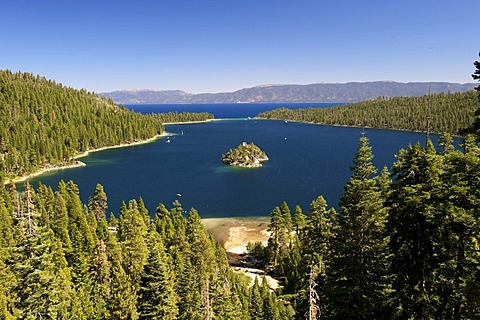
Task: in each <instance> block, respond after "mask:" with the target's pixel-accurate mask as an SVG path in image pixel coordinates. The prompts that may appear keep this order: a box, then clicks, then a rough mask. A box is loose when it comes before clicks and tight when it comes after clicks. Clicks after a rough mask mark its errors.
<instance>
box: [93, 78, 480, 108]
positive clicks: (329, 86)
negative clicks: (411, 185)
mask: <svg viewBox="0 0 480 320" xmlns="http://www.w3.org/2000/svg"><path fill="white" fill-rule="evenodd" d="M474 87H475V84H474V83H453V82H395V81H370V82H346V83H313V84H263V85H258V86H255V87H251V88H243V89H239V90H236V91H232V92H218V93H198V94H194V93H188V92H185V91H182V90H152V89H130V90H117V91H111V92H103V93H100V95H104V96H106V97H109V98H112V99H113V100H114V101H115V102H116V103H121V104H149V103H159V104H169V103H171V104H175V103H185V104H189V103H191V104H194V103H200V104H201V103H283V102H285V103H295V102H298V103H300V102H319V103H320V102H348V103H353V102H359V101H365V100H370V99H375V98H378V97H388V98H391V97H399V96H407V97H413V96H422V95H425V94H428V93H429V92H431V93H441V92H444V93H448V92H450V93H453V92H464V91H468V90H472V89H473V88H474Z"/></svg>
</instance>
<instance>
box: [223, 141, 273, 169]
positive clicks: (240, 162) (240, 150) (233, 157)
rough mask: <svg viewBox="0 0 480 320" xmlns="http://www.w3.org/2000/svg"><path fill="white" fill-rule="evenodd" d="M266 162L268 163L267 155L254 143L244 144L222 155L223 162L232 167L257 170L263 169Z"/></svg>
mask: <svg viewBox="0 0 480 320" xmlns="http://www.w3.org/2000/svg"><path fill="white" fill-rule="evenodd" d="M264 161H268V157H267V155H266V154H265V152H263V151H262V150H261V149H260V148H259V147H258V146H256V145H255V144H254V143H253V142H251V143H246V142H242V143H241V144H240V145H239V146H238V147H237V148H235V149H233V150H232V149H230V150H229V151H228V152H227V153H226V154H224V155H222V162H223V163H225V164H228V165H231V166H239V167H247V168H256V167H261V166H262V162H264Z"/></svg>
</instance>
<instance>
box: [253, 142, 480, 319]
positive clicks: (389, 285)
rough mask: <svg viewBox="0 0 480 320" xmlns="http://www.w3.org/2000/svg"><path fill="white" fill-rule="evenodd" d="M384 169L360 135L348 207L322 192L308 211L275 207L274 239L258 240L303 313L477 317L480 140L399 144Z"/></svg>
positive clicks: (258, 252)
mask: <svg viewBox="0 0 480 320" xmlns="http://www.w3.org/2000/svg"><path fill="white" fill-rule="evenodd" d="M396 157H397V159H398V160H397V162H396V163H395V164H394V165H393V168H392V170H391V171H389V170H388V169H387V168H384V169H383V170H382V171H381V173H380V174H379V175H377V169H376V168H375V167H374V166H373V164H372V159H373V153H372V149H371V147H370V146H369V144H368V139H367V137H361V138H360V143H359V148H358V152H357V155H356V157H355V159H354V161H353V166H352V168H351V170H352V176H351V178H350V180H349V182H348V183H347V184H346V186H345V189H344V194H343V196H342V198H341V199H340V203H339V208H340V210H339V212H337V211H336V210H335V209H334V208H328V206H327V203H326V201H325V200H324V198H323V197H322V196H319V197H318V198H317V199H315V200H314V201H312V203H311V205H310V208H309V210H308V214H304V213H303V211H302V208H300V207H298V206H297V207H295V210H294V214H293V217H292V215H291V213H290V208H289V207H288V205H287V204H286V203H283V204H282V205H281V206H279V207H276V208H275V209H274V210H273V211H272V212H271V214H270V217H271V219H270V225H269V231H270V232H271V237H270V239H269V243H268V246H267V247H264V246H263V245H262V244H261V243H255V244H250V245H249V249H250V251H251V252H252V254H253V255H255V256H256V257H257V259H261V260H263V262H264V263H265V264H269V263H272V264H273V265H274V266H275V267H276V268H277V270H278V271H279V272H280V274H281V275H284V276H285V287H284V288H283V290H282V291H281V292H280V293H279V294H280V295H281V296H283V297H289V298H290V301H291V303H292V305H293V306H294V307H295V309H296V310H295V311H296V314H297V319H304V318H303V317H302V315H305V314H310V315H311V316H312V317H313V318H312V319H478V317H479V315H480V250H479V246H478V242H479V239H480V180H479V179H478V177H479V176H480V147H479V145H478V144H477V143H476V142H475V139H474V137H473V136H468V137H467V138H466V140H465V141H464V143H463V145H462V150H455V148H454V146H453V144H452V139H451V137H450V136H448V135H446V136H444V137H443V138H442V141H441V151H440V152H437V151H436V150H435V148H434V146H433V144H432V143H431V142H429V143H428V145H427V146H426V147H423V146H420V144H416V145H412V146H409V147H408V148H407V149H405V150H400V151H399V152H398V154H397V156H396Z"/></svg>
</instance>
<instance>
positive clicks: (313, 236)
mask: <svg viewBox="0 0 480 320" xmlns="http://www.w3.org/2000/svg"><path fill="white" fill-rule="evenodd" d="M336 216H337V213H336V211H335V209H333V208H331V209H329V210H327V202H326V201H325V199H324V198H323V197H322V196H319V197H318V198H317V199H315V200H313V201H312V203H311V204H310V214H309V215H308V216H307V225H306V226H305V229H304V232H302V238H301V246H302V258H303V259H302V263H301V266H302V274H303V275H304V277H306V275H307V274H309V273H310V272H311V270H312V269H313V270H314V272H315V274H316V283H317V284H318V294H319V296H320V299H319V300H320V301H319V308H320V309H321V310H322V312H326V309H327V307H328V306H327V303H326V292H327V279H328V278H327V275H328V272H329V268H330V263H331V258H332V252H331V242H332V237H333V236H334V228H335V224H336ZM307 289H308V283H307V282H306V281H302V282H301V283H299V284H298V287H297V288H296V289H295V291H296V292H298V293H299V294H300V296H298V299H297V302H296V303H297V306H296V312H297V314H300V315H303V314H305V312H306V311H307V308H308V301H307V299H308V294H307V292H308V290H307Z"/></svg>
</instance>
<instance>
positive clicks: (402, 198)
mask: <svg viewBox="0 0 480 320" xmlns="http://www.w3.org/2000/svg"><path fill="white" fill-rule="evenodd" d="M397 159H398V161H397V162H395V164H394V166H393V175H394V177H395V179H394V181H393V183H392V186H391V191H390V193H389V196H388V200H387V205H388V207H390V213H389V221H388V223H387V232H388V234H389V235H390V242H389V248H390V250H391V252H393V253H394V255H393V258H392V263H391V269H390V273H391V274H392V276H393V277H394V281H393V289H394V293H393V298H394V301H395V303H396V305H395V307H396V309H397V310H398V311H399V317H401V318H417V319H418V318H422V319H425V318H432V317H434V314H435V304H436V302H435V301H438V292H437V291H436V290H435V289H434V287H435V272H436V266H437V265H438V263H439V259H440V257H439V256H438V252H437V248H439V247H441V245H439V241H441V239H439V237H438V231H439V230H440V229H439V227H441V225H442V224H443V222H442V220H443V216H442V214H441V213H440V212H439V211H438V210H437V208H438V205H439V200H438V198H437V197H435V194H436V192H437V191H438V190H439V188H441V186H442V182H441V180H440V173H441V157H439V156H438V155H437V154H436V151H435V149H434V147H433V145H432V144H431V142H430V141H429V142H428V144H427V146H426V148H423V147H422V146H420V145H419V144H416V145H414V146H409V148H408V149H407V150H400V152H399V153H398V154H397Z"/></svg>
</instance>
